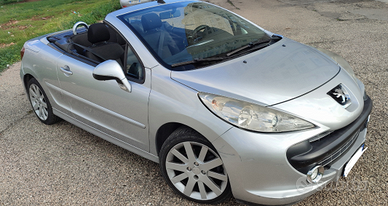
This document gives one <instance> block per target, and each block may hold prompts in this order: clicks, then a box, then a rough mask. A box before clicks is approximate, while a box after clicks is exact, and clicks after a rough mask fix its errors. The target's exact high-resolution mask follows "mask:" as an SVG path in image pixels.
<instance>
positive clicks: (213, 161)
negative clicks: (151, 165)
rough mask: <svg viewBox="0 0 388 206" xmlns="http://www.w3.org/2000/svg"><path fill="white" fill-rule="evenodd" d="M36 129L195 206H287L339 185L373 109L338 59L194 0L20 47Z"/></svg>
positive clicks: (145, 7) (151, 7)
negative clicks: (153, 175)
mask: <svg viewBox="0 0 388 206" xmlns="http://www.w3.org/2000/svg"><path fill="white" fill-rule="evenodd" d="M21 56H22V66H21V70H20V75H21V79H22V82H23V84H24V86H25V89H26V92H27V96H28V98H29V100H30V102H31V105H32V108H33V111H34V112H35V114H36V116H37V117H38V118H39V120H40V121H42V122H43V123H45V124H53V123H55V122H56V121H58V120H59V119H64V120H66V121H68V122H70V123H72V124H75V125H77V126H78V127H80V128H83V129H84V130H86V131H89V132H91V133H93V134H95V135H97V136H99V137H101V138H103V139H105V140H107V141H110V142H112V143H113V144H116V145H119V146H121V147H123V148H125V149H127V150H129V151H131V152H133V153H136V154H138V155H140V156H143V157H145V158H147V159H150V160H152V161H155V162H158V163H159V164H160V169H161V173H162V175H163V177H164V179H165V180H166V181H167V183H168V185H169V186H170V187H171V188H172V189H173V190H174V191H175V192H176V193H178V194H180V195H182V196H183V197H185V198H187V199H189V200H192V201H195V202H199V203H219V202H222V201H223V200H225V199H227V198H229V197H230V196H231V195H233V196H234V197H235V198H236V199H237V200H238V201H242V202H246V203H258V204H266V205H280V204H292V203H295V202H298V201H300V200H302V199H304V198H305V197H307V196H309V195H312V194H313V193H315V192H316V191H318V190H319V189H320V188H323V187H324V186H325V185H327V184H328V183H330V182H333V181H338V179H339V178H341V177H342V176H344V177H346V176H347V175H351V173H349V172H350V169H352V167H353V165H355V163H356V162H357V160H358V158H359V157H360V156H361V155H362V153H363V152H365V150H366V148H367V147H366V146H365V145H364V143H365V138H366V133H367V124H368V121H369V115H370V112H371V110H372V101H371V99H370V98H369V97H368V96H367V95H366V93H365V88H364V85H363V83H361V82H360V80H358V79H357V78H356V77H355V75H354V73H353V71H352V69H351V68H350V66H349V64H348V63H347V62H346V61H345V60H343V59H342V58H341V57H339V56H338V55H336V54H334V53H331V52H329V51H326V50H322V49H315V48H312V47H310V46H307V45H303V44H301V43H298V42H295V41H293V40H290V39H288V38H285V37H283V36H281V35H277V34H274V33H271V32H269V31H266V30H264V29H262V28H260V27H259V26H257V25H255V24H253V23H252V22H250V21H249V20H247V19H244V18H243V17H241V16H239V15H236V14H234V13H232V12H230V11H228V10H225V9H223V8H220V7H218V6H215V5H212V4H209V3H206V2H203V1H197V0H166V1H165V2H164V1H158V2H156V1H153V2H146V3H141V4H134V5H132V6H129V7H126V8H124V9H121V10H118V11H115V12H112V13H110V14H108V15H107V16H106V18H105V20H104V21H103V23H96V24H92V25H87V24H86V23H84V22H78V23H76V24H75V25H74V27H73V29H70V30H66V31H61V32H57V33H53V34H48V35H45V36H41V37H38V38H35V39H32V40H29V41H27V42H26V43H25V44H24V47H23V49H22V51H21Z"/></svg>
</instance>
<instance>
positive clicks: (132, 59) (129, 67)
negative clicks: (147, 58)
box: [125, 45, 144, 81]
mask: <svg viewBox="0 0 388 206" xmlns="http://www.w3.org/2000/svg"><path fill="white" fill-rule="evenodd" d="M125 74H126V75H127V77H129V78H132V79H135V80H139V81H142V80H144V69H143V67H142V65H141V63H140V61H139V59H138V58H137V56H136V55H135V53H134V52H133V50H132V48H131V47H130V46H128V45H127V59H126V65H125Z"/></svg>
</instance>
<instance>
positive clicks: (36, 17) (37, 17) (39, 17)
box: [31, 16, 54, 21]
mask: <svg viewBox="0 0 388 206" xmlns="http://www.w3.org/2000/svg"><path fill="white" fill-rule="evenodd" d="M53 17H54V16H46V17H41V16H34V17H32V18H31V20H32V21H39V20H48V19H51V18H53Z"/></svg>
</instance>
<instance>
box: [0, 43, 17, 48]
mask: <svg viewBox="0 0 388 206" xmlns="http://www.w3.org/2000/svg"><path fill="white" fill-rule="evenodd" d="M12 45H15V43H13V42H11V43H9V44H4V43H2V44H0V49H2V48H6V47H9V46H12Z"/></svg>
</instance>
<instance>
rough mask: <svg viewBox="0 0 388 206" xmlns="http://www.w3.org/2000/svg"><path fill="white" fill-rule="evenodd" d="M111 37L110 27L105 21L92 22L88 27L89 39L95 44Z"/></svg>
mask: <svg viewBox="0 0 388 206" xmlns="http://www.w3.org/2000/svg"><path fill="white" fill-rule="evenodd" d="M109 38H110V34H109V30H108V27H106V25H105V24H103V23H97V24H92V25H90V26H89V29H88V40H89V41H90V43H92V44H95V43H98V42H103V41H108V40H109Z"/></svg>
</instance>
